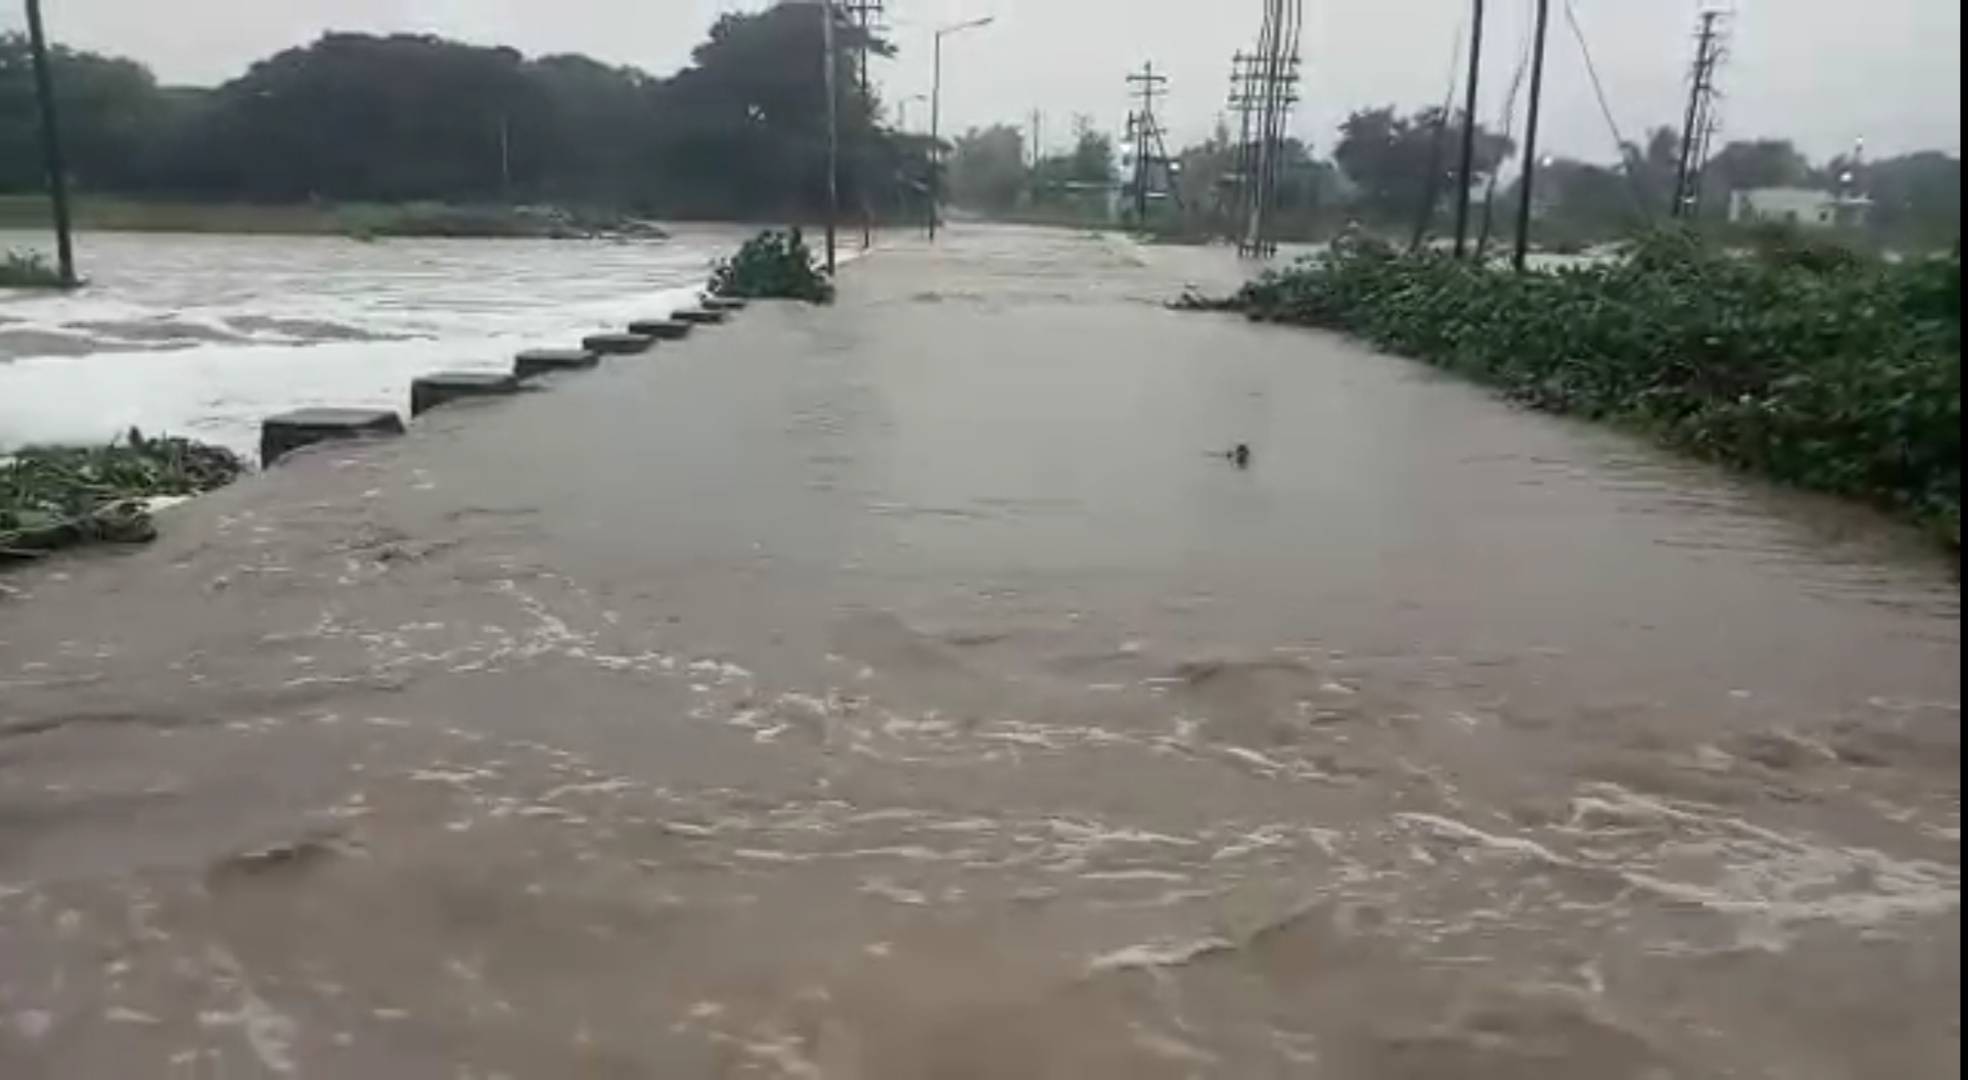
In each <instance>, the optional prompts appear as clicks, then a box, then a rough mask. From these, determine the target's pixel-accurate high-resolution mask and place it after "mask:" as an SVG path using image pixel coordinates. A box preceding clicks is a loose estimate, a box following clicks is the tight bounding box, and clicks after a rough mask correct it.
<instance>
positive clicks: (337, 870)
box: [0, 230, 1961, 1080]
mask: <svg viewBox="0 0 1968 1080" xmlns="http://www.w3.org/2000/svg"><path fill="white" fill-rule="evenodd" d="M1234 273H1235V267H1234V265H1233V264H1232V263H1231V262H1230V261H1229V260H1228V259H1227V258H1226V257H1222V256H1219V255H1217V254H1216V253H1212V252H1195V251H1180V250H1166V249H1138V248H1135V247H1132V246H1130V245H1127V244H1124V243H1122V242H1120V241H1118V240H1112V239H1097V238H1089V237H1079V236H1075V235H1073V234H1070V233H1064V232H1061V233H1044V232H1015V231H1005V232H991V231H969V232H966V231H963V230H959V231H958V232H957V233H955V234H954V235H953V236H952V237H951V238H950V239H949V241H948V242H947V243H946V244H945V245H944V246H942V247H941V248H939V249H937V250H935V251H931V250H928V249H926V248H924V247H922V246H920V245H916V244H911V243H903V242H896V243H893V244H891V245H890V246H888V247H887V248H885V249H884V250H881V251H879V252H877V253H876V254H875V255H873V256H871V257H869V258H868V259H866V260H864V261H863V262H861V263H860V264H858V265H856V266H854V267H852V268H851V269H850V270H849V271H848V272H847V273H846V275H845V278H844V281H843V294H842V298H841V302H840V303H839V304H838V305H836V306H835V307H832V308H829V309H823V310H814V309H804V308H792V307H778V306H771V305H768V306H764V307H761V308H758V309H755V310H753V311H750V312H747V313H746V314H745V315H744V316H743V317H742V318H740V319H739V320H738V321H737V322H736V323H735V324H733V325H731V326H728V327H723V328H717V329H714V330H711V331H709V332H706V333H700V334H699V335H697V337H696V338H695V339H694V340H692V341H691V342H689V343H687V344H682V345H675V346H672V345H664V346H663V347H661V348H659V349H658V350H657V351H656V352H654V353H651V354H650V355H649V356H647V357H641V358H634V359H626V360H618V361H613V362H611V363H610V364H609V365H608V366H606V367H604V368H602V369H601V370H599V371H596V372H594V373H591V374H587V375H584V376H580V377H578V378H572V379H568V380H565V381H562V382H560V383H557V384H555V385H554V387H553V388H552V389H551V390H549V391H547V392H543V393H539V394H533V395H527V396H525V397H522V398H520V399H518V400H514V401H507V402H499V403H496V404H495V405H493V406H491V407H487V408H475V407H473V408H461V409H457V410H452V411H447V412H444V413H440V414H437V415H435V416H434V417H432V418H430V419H429V420H428V421H427V422H424V423H422V424H420V425H418V426H417V427H416V428H415V429H414V430H413V432H412V434H411V435H410V436H409V437H408V438H406V439H402V440H398V441H396V442H393V443H389V444H385V445H377V446H369V447H361V448H341V449H332V450H328V451H324V452H320V453H315V454H311V455H304V456H303V457H302V458H301V459H299V460H297V461H295V462H294V463H293V464H291V465H290V466H287V467H285V468H283V469H281V470H278V471H277V472H276V473H275V474H273V475H269V476H265V477H261V478H257V479H255V480H253V481H251V482H248V483H246V484H243V485H241V486H239V487H236V488H233V489H230V490H227V491H224V492H221V493H218V494H216V495H214V496H211V497H209V498H206V499H202V500H199V501H198V502H196V503H194V504H192V505H190V506H187V507H184V508H181V509H179V510H177V511H175V512H174V513H173V514H172V516H170V517H169V518H167V519H166V521H165V529H164V534H165V535H164V537H163V539H162V540H161V541H160V542H159V543H158V544H157V545H156V546H154V547H153V548H151V549H149V550H146V551H144V552H142V553H139V554H134V555H128V556H120V557H107V558H91V559H86V560H65V561H61V562H56V563H52V564H49V565H46V566H42V567H38V568H35V569H33V570H30V571H27V572H25V573H17V574H13V575H10V576H7V577H5V578H0V1076H6V1077H8V1078H10V1080H11V1078H14V1077H21V1078H39V1077H63V1078H67V1077H78V1078H93V1077H140V1076H142V1077H149V1076H157V1077H201V1078H202V1077H214V1078H218V1077H223V1078H227V1080H236V1078H240V1077H362V1078H365V1080H396V1078H406V1080H415V1078H425V1077H459V1078H465V1077H471V1078H481V1080H490V1078H493V1077H507V1078H515V1080H518V1078H533V1077H542V1078H549V1080H557V1078H576V1077H582V1078H585V1077H605V1078H616V1077H621V1078H628V1077H636V1078H641V1077H662V1078H678V1080H692V1078H698V1077H704V1078H788V1080H942V1078H965V1080H969V1078H976V1080H998V1078H1005V1080H1102V1078H1126V1080H1159V1078H1172V1080H1173V1078H1192V1077H1203V1078H1225V1080H1263V1078H1286V1077H1291V1078H1296V1077H1306V1078H1339V1080H1355V1078H1359V1080H1485V1078H1495V1080H1573V1078H1589V1080H1679V1078H1704V1080H1705V1078H1718V1080H1719V1078H1725V1077H1726V1078H1757V1080H1847V1078H1850V1080H1858V1078H1881V1077H1893V1078H1928V1077H1934V1078H1939V1077H1944V1076H1954V1075H1958V1073H1959V1069H1960V1030H1959V1022H1958V1017H1959V1013H1960V1005H1961V1001H1960V961H1959V954H1960V945H1961V940H1960V939H1961V933H1960V845H1961V835H1960V745H1961V743H1960V693H1961V689H1960V661H1959V650H1960V644H1961V635H1960V593H1959V587H1958V584H1957V581H1956V579H1955V577H1954V574H1953V568H1952V567H1951V566H1950V565H1948V564H1945V563H1943V562H1941V561H1940V560H1938V559H1937V558H1936V557H1935V556H1934V555H1933V553H1931V552H1930V551H1928V550H1927V549H1925V548H1924V547H1923V546H1922V545H1921V544H1920V542H1919V541H1918V540H1916V539H1914V538H1911V537H1908V536H1906V535H1904V534H1901V533H1899V532H1897V531H1896V530H1895V529H1893V528H1892V527H1890V526H1888V525H1886V524H1885V523H1883V522H1881V521H1879V520H1877V519H1875V518H1874V517H1872V516H1871V515H1869V514H1866V513H1864V512H1862V511H1858V510H1854V509H1851V508H1848V507H1843V506H1839V505H1835V504H1830V503H1825V502H1821V501H1818V500H1815V499H1808V498H1801V497H1798V496H1794V495H1788V494H1783V493H1778V492H1773V491H1769V490H1765V489H1762V488H1759V487H1757V486H1754V485H1752V484H1749V483H1746V482H1743V481H1740V480H1737V479H1733V478H1729V477H1726V476H1723V475H1720V474H1718V473H1716V472H1714V471H1711V470H1709V469H1706V468H1704V467H1701V466H1698V465H1692V464H1688V463H1685V462H1680V461H1676V460H1674V459H1670V458H1667V457H1664V456H1661V455H1658V454H1656V453H1654V452H1652V451H1650V450H1648V449H1646V448H1645V447H1643V446H1641V445H1639V444H1637V443H1635V442H1633V441H1631V440H1629V439H1627V438H1625V437H1623V436H1620V435H1617V434H1613V433H1609V432H1607V431H1605V430H1602V429H1595V428H1591V427H1585V426H1579V425H1575V424H1571V423H1568V422H1564V421H1559V420H1554V419H1551V418H1547V417H1540V416H1534V415H1527V414H1524V413H1521V412H1518V411H1515V410H1513V409H1511V408H1509V407H1507V406H1505V405H1502V404H1499V403H1498V402H1496V401H1494V400H1492V399H1489V398H1487V397H1485V396H1484V395H1483V394H1482V393H1481V392H1480V391H1477V390H1474V389H1471V388H1470V387H1468V386H1465V385H1463V384H1460V383H1457V382H1454V381H1450V380H1446V379H1444V378H1442V377H1440V376H1438V375H1436V374H1433V373H1431V372H1429V371H1426V370H1424V369H1422V368H1419V367H1417V366H1414V365H1410V364H1407V363H1405V362H1402V361H1399V360H1395V359H1392V358H1388V357H1384V356H1379V355H1375V354H1373V353H1371V352H1369V351H1367V350H1364V349H1362V348H1360V347H1358V346H1355V345H1352V344H1349V343H1347V342H1345V341H1342V340H1340V339H1337V338H1333V337H1329V336H1325V335H1320V334H1314V333H1308V332H1303V331H1293V330H1286V329H1281V328H1270V327H1254V326H1250V325H1247V324H1245V323H1243V322H1242V321H1240V320H1234V319H1219V318H1215V317H1206V316H1193V315H1178V314H1174V313H1171V312H1167V311H1164V310H1162V309H1161V308H1160V307H1159V304H1158V302H1159V301H1160V300H1162V299H1165V298H1167V297H1169V296H1173V295H1175V294H1177V293H1179V291H1180V289H1181V288H1182V286H1183V284H1184V283H1187V282H1195V283H1200V284H1220V283H1223V282H1226V281H1228V280H1231V279H1232V276H1233V275H1234ZM1237 443H1247V444H1249V445H1250V446H1251V447H1252V448H1253V451H1254V459H1253V461H1252V462H1251V467H1250V468H1249V469H1248V470H1239V469H1237V468H1236V467H1235V466H1234V465H1233V464H1232V463H1230V462H1229V461H1226V460H1225V459H1224V456H1223V451H1225V450H1227V449H1228V448H1230V447H1232V446H1234V445H1236V444H1237Z"/></svg>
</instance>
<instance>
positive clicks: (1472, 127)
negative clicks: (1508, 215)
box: [1455, 0, 1488, 259]
mask: <svg viewBox="0 0 1968 1080" xmlns="http://www.w3.org/2000/svg"><path fill="white" fill-rule="evenodd" d="M1475 5H1476V10H1475V12H1474V13H1473V15H1474V18H1473V20H1472V24H1473V30H1472V31H1471V33H1470V38H1469V90H1468V93H1467V94H1466V95H1465V96H1464V98H1463V105H1462V167H1461V168H1460V169H1459V170H1457V173H1456V176H1457V179H1458V181H1459V183H1460V185H1461V190H1459V191H1457V192H1456V246H1455V257H1456V258H1458V259H1460V258H1463V257H1464V256H1466V255H1467V254H1468V253H1469V199H1470V187H1471V186H1472V180H1473V178H1474V176H1475V173H1476V109H1477V106H1478V104H1479V103H1480V102H1479V100H1478V99H1479V98H1480V96H1481V94H1482V89H1483V21H1484V16H1485V15H1486V14H1487V10H1486V9H1487V8H1488V4H1486V3H1485V2H1484V0H1475Z"/></svg>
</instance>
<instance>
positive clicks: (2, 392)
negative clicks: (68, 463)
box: [0, 229, 743, 451]
mask: <svg viewBox="0 0 1968 1080" xmlns="http://www.w3.org/2000/svg"><path fill="white" fill-rule="evenodd" d="M742 235H743V234H742V233H741V232H740V231H738V230H735V229H734V230H729V231H708V230H707V231H699V232H694V233H691V232H687V233H685V234H684V235H681V236H679V237H678V238H676V239H675V240H672V241H669V242H665V243H648V242H633V243H628V242H624V243H611V242H603V241H596V242H573V241H508V240H391V241H384V242H379V243H357V242H355V241H353V240H348V239H343V238H339V237H291V236H252V237H247V236H235V237H229V236H170V235H139V234H124V233H97V234H85V235H84V236H83V237H81V239H80V250H79V259H80V262H81V266H82V270H83V273H84V274H85V276H87V277H88V278H89V280H90V287H89V288H87V289H85V290H83V291H81V292H78V293H75V294H73V295H70V296H47V295H33V294H27V293H18V292H16V293H7V292H5V291H0V451H4V450H5V449H6V448H8V447H9V446H18V445H20V444H22V443H27V442H46V441H63V440H67V441H95V440H101V439H106V438H108V437H110V436H111V435H113V434H115V433H118V432H120V431H122V430H125V429H127V428H129V427H130V426H131V425H133V424H135V425H140V426H142V427H144V428H145V429H147V430H151V431H160V430H162V431H169V432H171V433H174V434H184V435H190V436H193V437H197V438H202V439H205V440H208V441H214V442H220V443H224V444H227V445H230V446H233V447H234V448H238V449H246V448H250V447H251V446H253V445H254V444H255V442H256V440H257V438H258V424H259V421H260V420H261V419H262V418H264V417H265V416H267V415H270V414H272V413H276V412H280V411H283V410H286V409H292V408H297V407H302V406H308V405H359V406H388V407H395V408H399V409H402V408H405V407H407V403H406V400H405V399H406V395H407V394H408V388H409V383H410V380H411V379H413V378H415V377H416V376H417V375H420V374H424V373H427V372H430V371H433V370H467V371H469V370H499V369H504V368H506V367H508V366H510V364H511V361H512V353H513V352H515V351H518V350H519V349H523V348H528V347H537V346H564V345H570V344H573V343H575V341H577V340H578V339H579V338H580V337H581V336H583V335H585V334H588V333H592V332H594V331H596V330H620V329H621V328H622V326H623V325H624V324H625V323H626V322H628V321H629V320H632V319H636V318H653V317H660V316H661V315H664V314H667V313H668V312H669V311H670V310H671V309H673V308H674V307H676V306H680V305H681V304H682V303H683V302H684V301H686V300H687V299H688V298H690V297H691V296H692V295H694V294H695V292H696V290H697V289H698V288H700V287H701V286H702V285H703V283H704V280H705V279H706V278H707V277H708V275H709V269H710V265H711V263H712V261H713V260H715V259H719V258H723V257H725V256H728V255H729V254H730V253H731V252H732V251H733V250H735V248H736V246H737V244H738V242H739V241H740V239H741V238H742ZM44 240H45V238H44V237H41V236H38V235H30V234H25V233H8V232H0V251H4V250H28V249H30V248H32V247H35V246H37V245H38V244H41V243H42V242H43V241H44Z"/></svg>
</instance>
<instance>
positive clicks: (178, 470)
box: [0, 430, 246, 563]
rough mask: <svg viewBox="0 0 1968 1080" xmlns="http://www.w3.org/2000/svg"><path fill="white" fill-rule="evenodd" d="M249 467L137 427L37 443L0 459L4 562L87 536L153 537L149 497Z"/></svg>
mask: <svg viewBox="0 0 1968 1080" xmlns="http://www.w3.org/2000/svg"><path fill="white" fill-rule="evenodd" d="M245 471H246V464H245V462H243V461H241V460H240V459H239V457H238V456H237V455H235V454H233V453H232V452H231V451H229V450H226V449H223V448H221V447H216V446H207V445H204V444H202V443H195V442H191V441H190V440H187V439H172V438H158V439H149V438H145V437H144V435H143V433H142V432H140V431H136V430H132V431H131V432H130V434H129V436H128V437H127V438H126V439H124V440H123V441H120V442H117V443H112V444H111V445H109V446H102V447H77V448H69V447H38V448H32V449H27V450H22V451H20V452H19V453H17V454H15V455H14V456H13V457H12V458H11V459H8V460H4V461H0V563H4V562H5V561H7V560H11V559H22V558H33V557H35V556H38V555H42V554H45V553H47V552H49V551H53V550H56V549H58V548H64V547H70V546H73V545H77V544H87V543H145V542H148V541H150V540H151V539H153V538H155V537H156V535H157V530H156V527H155V526H154V525H153V524H152V523H151V520H150V514H149V512H148V511H147V510H146V508H145V500H147V499H152V498H157V497H160V496H172V495H197V494H201V493H203V492H207V491H213V490H216V489H218V488H221V487H224V486H225V485H227V484H230V483H232V482H233V481H234V480H236V479H238V478H239V477H240V476H241V475H242V474H244V473H245Z"/></svg>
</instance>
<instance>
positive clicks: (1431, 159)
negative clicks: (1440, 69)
mask: <svg viewBox="0 0 1968 1080" xmlns="http://www.w3.org/2000/svg"><path fill="white" fill-rule="evenodd" d="M1467 36H1468V27H1467V26H1465V25H1462V24H1458V25H1457V26H1456V36H1455V47H1454V48H1453V49H1452V50H1451V52H1450V54H1449V90H1448V93H1447V94H1445V95H1443V100H1442V111H1441V114H1440V116H1439V119H1438V120H1437V122H1436V124H1435V137H1434V139H1433V140H1432V141H1431V142H1430V144H1429V148H1428V183H1427V185H1426V186H1425V187H1423V189H1422V200H1421V208H1420V210H1419V211H1417V212H1416V215H1415V228H1414V239H1413V240H1412V242H1411V243H1410V244H1409V245H1408V249H1409V250H1410V251H1420V250H1421V245H1422V244H1423V243H1425V242H1427V240H1428V229H1429V226H1431V225H1433V224H1435V206H1436V204H1437V203H1438V202H1440V201H1441V191H1440V188H1439V185H1440V183H1441V179H1442V156H1443V154H1444V153H1445V152H1446V150H1447V146H1448V135H1449V118H1450V115H1451V113H1452V112H1453V111H1454V109H1455V92H1456V83H1457V81H1458V79H1457V77H1458V76H1459V75H1461V74H1462V43H1463V39H1464V38H1465V37H1467ZM1467 183H1468V181H1466V180H1465V181H1464V184H1465V185H1466V184H1467Z"/></svg>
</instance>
